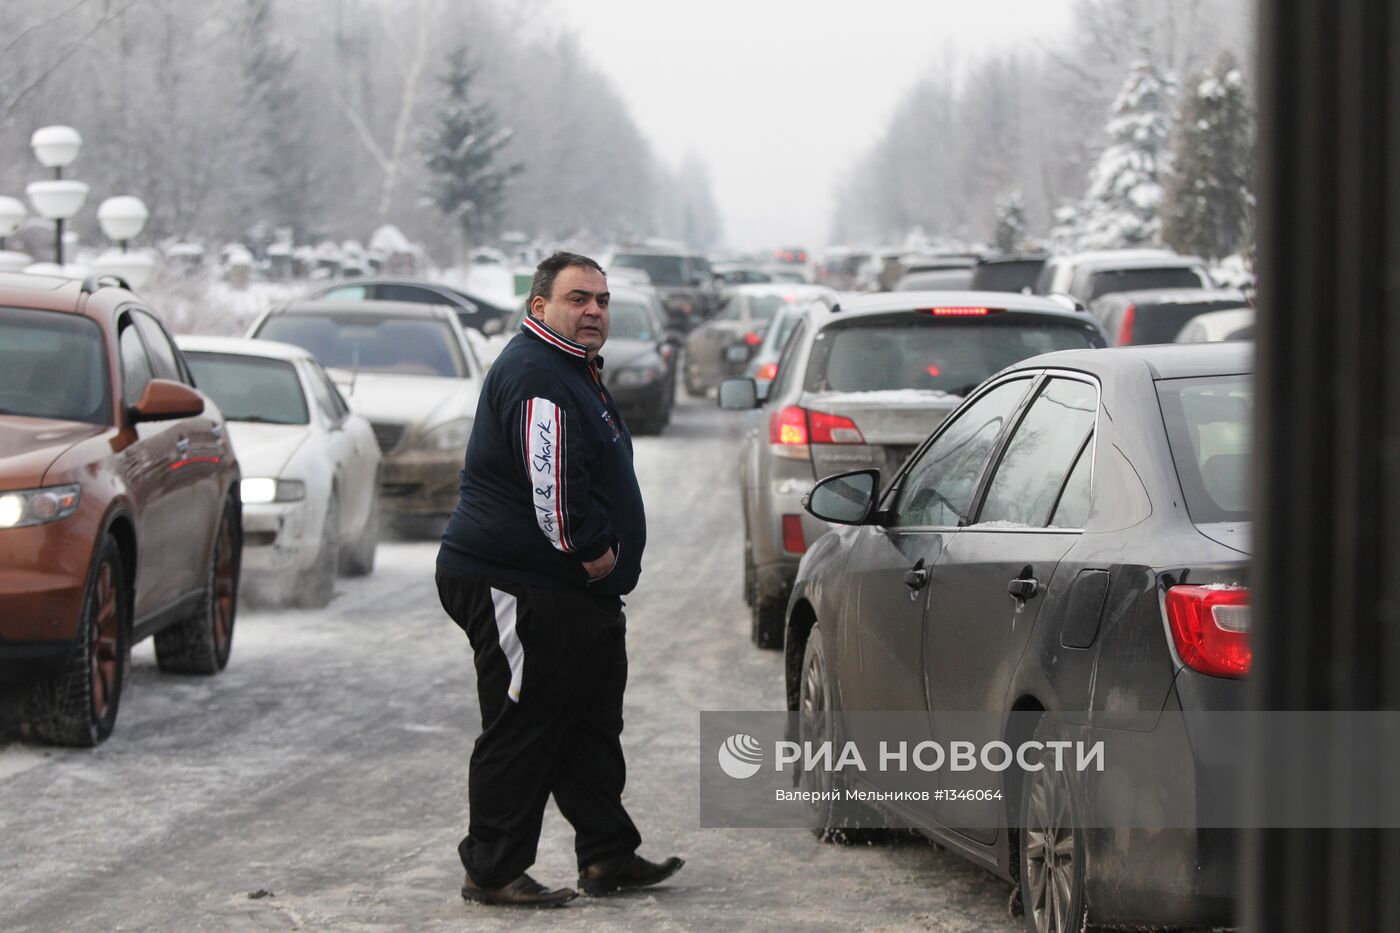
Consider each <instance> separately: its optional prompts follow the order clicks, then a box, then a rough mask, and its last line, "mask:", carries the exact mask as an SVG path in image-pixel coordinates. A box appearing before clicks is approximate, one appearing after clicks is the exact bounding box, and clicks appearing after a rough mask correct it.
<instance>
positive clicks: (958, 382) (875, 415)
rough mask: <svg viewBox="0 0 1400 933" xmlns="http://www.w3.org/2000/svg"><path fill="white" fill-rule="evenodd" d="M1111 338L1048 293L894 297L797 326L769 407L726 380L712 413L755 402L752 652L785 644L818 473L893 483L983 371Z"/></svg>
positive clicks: (747, 522)
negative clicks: (856, 473)
mask: <svg viewBox="0 0 1400 933" xmlns="http://www.w3.org/2000/svg"><path fill="white" fill-rule="evenodd" d="M1105 343H1106V341H1105V339H1104V334H1103V330H1102V328H1101V327H1100V326H1099V323H1098V322H1097V321H1095V320H1094V319H1093V318H1091V317H1089V316H1088V315H1086V314H1082V313H1076V312H1073V311H1068V310H1066V309H1065V308H1064V307H1063V306H1062V305H1060V304H1058V303H1056V302H1053V301H1050V300H1048V299H1045V298H1039V297H1035V296H1032V295H1017V294H1013V293H1009V292H892V293H887V294H878V295H869V296H863V297H859V298H854V299H851V300H849V301H842V302H841V304H840V305H839V307H838V309H836V310H834V311H830V312H824V313H821V314H816V313H812V314H809V315H808V316H806V317H805V318H804V319H803V320H801V321H800V322H799V323H798V324H797V326H796V327H795V328H794V330H793V332H792V335H791V336H790V337H789V338H788V341H787V344H786V346H785V347H784V348H783V353H782V356H781V357H780V358H779V360H778V372H777V378H776V379H775V380H774V382H773V384H772V385H771V386H770V388H769V390H768V397H767V400H766V401H765V402H762V403H760V402H759V401H758V398H757V391H756V387H755V385H754V381H753V380H752V379H730V380H726V381H725V382H723V383H721V385H720V394H719V402H720V407H722V408H726V409H730V410H735V411H743V410H750V411H753V410H755V409H758V408H759V406H760V404H761V405H762V408H761V411H756V412H755V415H754V416H753V417H752V419H751V421H750V424H749V427H748V430H746V431H745V434H744V438H743V440H742V441H741V443H740V451H739V483H740V499H741V502H742V504H743V519H744V597H745V599H746V601H747V602H748V603H749V606H750V607H751V608H752V610H753V615H752V632H751V634H752V638H753V641H754V644H756V645H758V646H759V647H763V648H776V647H780V646H781V645H782V638H783V636H782V632H783V611H784V609H785V608H786V606H787V599H788V594H789V592H790V591H791V588H792V581H793V579H794V578H795V577H796V575H797V565H798V562H799V561H800V560H801V558H802V554H803V553H804V552H805V551H806V550H807V548H808V547H810V546H811V545H812V543H813V542H815V541H816V539H817V538H818V537H819V536H821V535H822V534H824V533H825V532H826V531H827V530H828V527H829V526H828V525H827V524H826V523H825V522H822V521H821V520H819V519H817V518H815V517H814V516H812V515H811V514H810V513H808V512H807V510H806V509H804V508H803V507H802V497H803V496H804V495H806V494H807V492H808V491H809V490H810V489H811V488H812V485H813V484H814V483H815V482H816V481H817V480H818V479H822V478H824V477H826V476H829V475H831V474H833V473H841V472H845V471H847V470H860V469H867V468H875V469H878V470H880V473H881V475H883V476H893V475H894V474H895V472H896V471H897V470H898V468H899V467H900V466H901V465H902V464H903V463H904V461H905V459H906V458H907V457H908V456H909V454H910V453H912V452H913V450H914V448H915V447H916V446H917V445H918V444H919V443H920V441H922V440H923V439H924V438H925V437H927V436H928V435H929V433H930V432H931V431H933V429H934V428H935V427H937V426H938V425H939V424H940V423H941V422H942V421H943V419H944V418H945V417H946V416H947V415H948V413H949V412H951V411H952V410H953V409H954V408H956V407H957V406H958V405H959V404H960V403H961V402H962V400H963V397H964V396H965V395H967V394H968V393H969V392H971V391H972V390H973V389H974V388H976V387H977V385H978V384H979V383H981V382H982V380H984V379H986V378H987V377H988V376H991V375H992V374H993V373H995V372H997V371H998V370H1000V369H1002V368H1003V367H1006V366H1010V365H1012V364H1013V363H1017V362H1020V361H1021V360H1023V359H1026V358H1027V357H1031V356H1035V355H1036V354H1039V353H1046V352H1049V351H1051V350H1067V349H1074V348H1080V349H1082V348H1085V347H1102V346H1104V345H1105Z"/></svg>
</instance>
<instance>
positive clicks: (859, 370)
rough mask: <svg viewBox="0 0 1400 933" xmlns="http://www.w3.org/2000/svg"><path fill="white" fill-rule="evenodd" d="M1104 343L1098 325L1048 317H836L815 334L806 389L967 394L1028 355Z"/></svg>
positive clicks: (923, 313) (921, 314)
mask: <svg viewBox="0 0 1400 933" xmlns="http://www.w3.org/2000/svg"><path fill="white" fill-rule="evenodd" d="M1101 345H1102V343H1101V341H1100V338H1099V336H1098V332H1097V331H1096V330H1095V329H1094V328H1092V327H1089V326H1087V325H1085V324H1081V323H1078V322H1074V321H1062V320H1060V319H1054V318H1048V317H1047V318H1040V319H1037V318H997V317H995V316H993V317H988V318H984V319H978V320H976V321H975V322H972V321H967V320H946V319H941V318H935V317H933V316H931V315H929V314H927V313H926V312H911V313H909V314H907V315H900V316H899V317H898V318H895V319H891V318H885V317H879V318H868V319H865V320H860V321H856V322H852V323H850V324H841V323H839V322H838V323H835V324H832V325H829V326H828V327H826V328H824V329H823V330H822V332H821V333H820V334H818V335H817V340H816V345H815V346H814V347H813V351H812V357H811V361H810V362H809V363H808V365H807V379H806V383H805V386H806V389H807V390H808V391H811V392H877V391H884V390H889V389H926V390H942V391H944V392H948V393H951V394H953V395H967V394H968V393H970V392H971V391H972V390H973V389H975V388H976V387H977V386H978V385H979V384H980V383H981V382H982V381H983V380H984V379H986V378H987V377H988V376H991V375H992V374H993V373H996V372H998V371H1000V370H1001V369H1004V368H1005V367H1007V366H1010V365H1011V364H1012V363H1019V362H1020V361H1021V360H1024V359H1026V358H1027V357H1031V356H1036V355H1037V354H1040V353H1049V352H1051V351H1052V350H1071V349H1084V348H1085V347H1091V346H1101Z"/></svg>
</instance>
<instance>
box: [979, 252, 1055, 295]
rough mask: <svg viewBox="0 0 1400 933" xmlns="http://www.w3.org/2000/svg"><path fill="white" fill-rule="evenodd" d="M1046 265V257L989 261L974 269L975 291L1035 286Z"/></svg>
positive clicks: (1030, 287) (1010, 290) (996, 290)
mask: <svg viewBox="0 0 1400 933" xmlns="http://www.w3.org/2000/svg"><path fill="white" fill-rule="evenodd" d="M1044 265H1045V260H1044V259H1011V260H1007V261H1006V262H988V263H983V264H981V265H979V266H978V267H977V268H975V269H973V270H972V284H971V285H970V286H969V287H970V288H971V289H972V290H973V291H975V292H1019V291H1021V290H1022V289H1032V288H1034V287H1035V280H1036V277H1037V276H1039V275H1040V270H1041V268H1042V267H1043V266H1044Z"/></svg>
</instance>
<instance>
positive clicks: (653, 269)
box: [611, 253, 690, 285]
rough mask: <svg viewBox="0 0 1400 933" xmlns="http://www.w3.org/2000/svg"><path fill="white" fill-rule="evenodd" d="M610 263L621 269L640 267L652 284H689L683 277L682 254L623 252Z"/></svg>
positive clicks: (683, 262) (683, 263) (683, 259)
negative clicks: (664, 254) (665, 254)
mask: <svg viewBox="0 0 1400 933" xmlns="http://www.w3.org/2000/svg"><path fill="white" fill-rule="evenodd" d="M611 265H614V266H620V267H621V268H623V269H641V270H642V271H643V272H645V273H646V274H647V275H648V276H650V277H651V282H652V284H653V285H689V284H690V283H689V282H688V281H686V278H685V257H684V256H659V255H656V254H654V253H623V254H621V255H618V256H614V257H613V258H612V263H611Z"/></svg>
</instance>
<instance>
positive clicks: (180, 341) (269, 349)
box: [175, 334, 311, 360]
mask: <svg viewBox="0 0 1400 933" xmlns="http://www.w3.org/2000/svg"><path fill="white" fill-rule="evenodd" d="M175 345H176V346H178V347H179V348H180V349H181V350H184V351H186V352H189V353H232V354H237V355H239V356H261V357H266V358H268V359H274V360H294V359H302V358H310V357H311V354H310V353H308V352H307V351H306V350H303V349H302V348H301V347H297V346H293V345H292V344H290V343H281V342H280V341H277V340H250V339H249V338H247V337H206V336H201V335H192V334H185V335H182V336H179V337H176V338H175Z"/></svg>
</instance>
